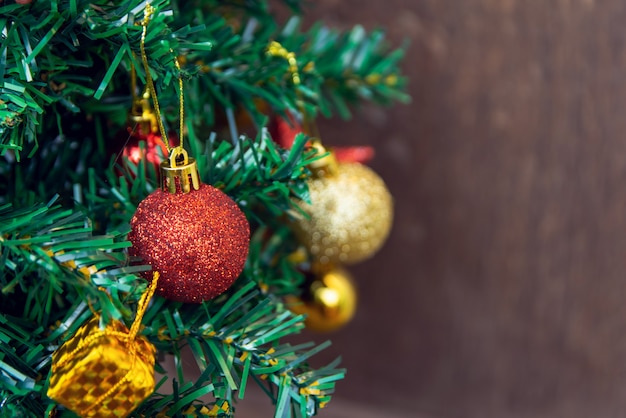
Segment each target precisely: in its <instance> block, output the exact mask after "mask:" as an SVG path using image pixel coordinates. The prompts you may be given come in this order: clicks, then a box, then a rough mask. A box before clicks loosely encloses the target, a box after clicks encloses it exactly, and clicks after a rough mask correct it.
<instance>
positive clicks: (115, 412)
mask: <svg viewBox="0 0 626 418" xmlns="http://www.w3.org/2000/svg"><path fill="white" fill-rule="evenodd" d="M157 281H158V273H156V272H155V274H154V279H153V280H152V283H151V285H150V287H149V288H148V289H147V290H146V292H145V293H144V294H143V295H142V297H141V299H140V300H139V305H138V309H137V316H136V317H135V321H134V322H133V325H132V326H131V329H130V330H129V329H128V328H127V327H126V326H125V325H124V324H123V323H121V322H120V321H115V320H114V321H111V323H110V324H108V325H107V326H106V328H105V329H100V327H99V325H98V323H99V318H98V317H97V316H96V317H94V318H92V319H91V320H90V321H89V322H87V323H86V324H85V325H83V326H82V327H80V328H79V329H78V331H76V334H75V335H74V336H73V337H72V338H70V339H69V340H67V341H66V342H65V343H64V344H63V345H62V346H61V347H59V348H58V349H57V350H56V351H55V352H54V353H53V354H52V374H51V376H50V385H49V387H48V397H50V398H51V399H53V400H55V401H56V402H58V403H59V404H61V405H64V406H65V407H66V408H68V409H71V410H72V411H73V412H75V413H76V414H78V415H79V416H81V417H126V416H127V415H128V414H130V413H131V412H132V411H133V410H134V409H135V408H137V406H139V404H141V403H142V402H143V401H144V400H145V399H146V398H148V397H149V396H150V395H151V394H152V392H153V391H154V361H155V353H156V350H155V348H154V346H153V345H152V344H151V343H150V342H149V341H148V340H147V339H146V338H145V337H142V336H138V335H137V333H138V331H139V326H140V324H141V319H142V318H143V314H144V312H145V310H146V308H147V305H148V302H149V301H150V299H151V297H152V295H153V294H154V290H155V288H156V282H157Z"/></svg>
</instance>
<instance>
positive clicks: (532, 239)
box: [244, 0, 626, 418]
mask: <svg viewBox="0 0 626 418" xmlns="http://www.w3.org/2000/svg"><path fill="white" fill-rule="evenodd" d="M317 19H323V20H324V21H325V22H326V23H327V24H329V25H332V26H336V27H339V28H346V29H347V28H350V27H352V26H353V25H354V24H357V23H362V24H364V26H365V27H366V28H367V29H373V28H375V27H379V26H380V27H385V28H387V33H388V36H389V39H390V41H391V42H392V43H393V44H395V45H400V44H401V42H402V41H403V40H404V39H408V40H410V47H409V49H408V55H407V57H406V59H405V61H404V65H403V68H404V72H405V73H406V74H407V75H408V77H409V78H410V94H411V95H412V96H413V102H412V104H411V105H408V106H402V105H397V106H394V107H392V108H390V109H380V108H374V107H368V106H366V107H364V108H362V109H361V110H360V111H359V112H358V113H357V114H356V116H355V118H354V119H353V120H351V121H348V122H344V121H340V120H333V121H321V122H320V132H321V134H322V138H324V141H325V143H327V144H329V145H357V144H358V145H363V144H365V145H373V146H375V147H376V149H377V156H376V158H375V159H374V160H373V161H372V162H371V164H370V165H371V166H372V167H373V168H374V169H375V170H376V171H377V172H378V173H379V174H380V175H381V176H382V177H383V178H384V179H385V181H386V182H387V184H388V186H389V188H390V189H391V191H392V193H393V195H394V197H395V203H396V212H395V214H396V219H395V225H394V229H393V231H392V234H391V236H390V238H389V241H388V242H387V244H386V246H385V247H384V248H383V250H382V251H381V252H380V253H378V254H377V255H376V256H375V257H374V258H373V259H371V260H369V261H367V262H364V263H362V264H359V265H356V266H354V267H352V268H351V271H352V273H353V274H354V275H355V277H356V279H357V285H358V289H359V292H360V299H359V308H358V313H357V315H356V317H355V319H354V320H353V321H352V322H351V323H350V324H349V325H348V326H347V327H345V328H343V329H342V330H340V331H338V332H336V333H332V334H308V335H306V336H305V337H306V338H313V339H315V340H317V341H318V342H321V341H323V340H325V339H327V338H330V339H331V340H332V341H333V346H332V347H331V348H330V349H329V350H327V352H326V353H325V354H324V355H322V356H320V357H321V358H322V359H321V360H320V362H323V360H324V359H331V358H334V357H335V356H337V355H342V356H343V358H344V361H343V365H344V366H345V367H347V368H348V375H347V378H346V379H345V381H343V382H340V383H339V384H338V387H337V396H336V398H335V399H334V400H333V401H332V402H331V404H330V405H329V406H328V408H327V409H326V410H323V411H322V414H321V415H320V416H322V417H339V416H341V417H356V416H359V417H363V416H372V417H374V416H375V417H382V416H385V417H391V416H394V417H396V416H397V417H424V418H457V417H459V418H474V417H475V418H490V417H494V418H509V417H511V418H512V417H524V418H530V417H532V418H542V417H551V418H552V417H555V418H559V417H568V418H577V417H591V416H593V417H624V416H626V396H624V395H626V373H625V372H626V305H625V304H624V300H625V296H626V292H625V289H626V257H625V255H626V254H625V253H626V139H625V137H624V136H625V133H626V118H625V117H624V112H626V85H625V82H624V80H625V76H626V24H625V23H626V2H623V1H621V0H604V1H601V2H600V1H595V0H463V1H458V0H385V1H374V0H372V1H367V2H364V1H362V0H341V1H339V0H317V1H315V2H311V5H310V7H309V14H308V18H307V20H308V21H310V22H313V21H315V20H317ZM244 416H247V415H244ZM250 416H254V415H250ZM257 416H261V415H257ZM268 416H269V415H268Z"/></svg>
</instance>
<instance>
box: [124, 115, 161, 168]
mask: <svg viewBox="0 0 626 418" xmlns="http://www.w3.org/2000/svg"><path fill="white" fill-rule="evenodd" d="M126 131H127V133H128V138H127V141H126V142H125V144H124V148H123V149H122V156H124V157H127V158H128V160H129V161H131V162H133V163H134V164H139V161H140V160H142V159H145V161H146V162H147V163H149V164H152V165H154V167H155V168H156V169H158V167H159V164H160V163H161V161H163V158H165V157H166V156H167V148H166V147H165V143H164V142H163V140H162V139H161V135H159V134H156V133H153V132H149V133H148V134H147V135H145V134H144V133H143V132H142V127H141V125H138V126H137V128H136V129H135V130H133V129H132V128H131V127H128V128H126ZM141 141H143V142H144V143H145V145H144V149H143V150H142V149H141V147H140V146H139V142H141ZM122 165H124V162H122Z"/></svg>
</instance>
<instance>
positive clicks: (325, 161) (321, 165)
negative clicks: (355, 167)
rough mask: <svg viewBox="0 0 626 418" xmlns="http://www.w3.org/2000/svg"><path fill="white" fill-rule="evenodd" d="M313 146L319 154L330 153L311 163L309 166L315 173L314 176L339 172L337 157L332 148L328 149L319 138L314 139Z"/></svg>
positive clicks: (325, 175)
mask: <svg viewBox="0 0 626 418" xmlns="http://www.w3.org/2000/svg"><path fill="white" fill-rule="evenodd" d="M311 148H313V149H315V150H316V151H317V153H318V154H319V155H323V154H325V153H328V154H327V155H325V156H323V157H322V158H320V159H318V160H315V161H313V162H312V163H311V164H309V168H310V170H311V172H312V173H313V177H316V178H318V177H328V176H334V175H335V174H337V171H338V163H337V158H336V157H335V153H334V152H333V151H332V150H327V149H326V148H325V147H324V146H323V145H322V142H321V141H320V140H319V139H317V138H315V139H313V140H312V142H311Z"/></svg>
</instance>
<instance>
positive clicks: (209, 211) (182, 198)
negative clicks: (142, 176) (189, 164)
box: [128, 184, 250, 303]
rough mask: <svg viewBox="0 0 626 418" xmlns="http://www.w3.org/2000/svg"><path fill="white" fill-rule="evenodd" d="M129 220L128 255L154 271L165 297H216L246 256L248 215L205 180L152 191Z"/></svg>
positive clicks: (190, 299)
mask: <svg viewBox="0 0 626 418" xmlns="http://www.w3.org/2000/svg"><path fill="white" fill-rule="evenodd" d="M130 225H131V231H130V233H129V234H128V239H129V240H130V242H132V243H133V246H132V247H131V249H130V251H129V253H130V255H131V256H138V257H140V258H141V259H143V261H144V262H145V263H147V264H150V265H151V266H152V269H153V270H156V271H158V272H159V273H160V275H161V277H160V279H159V285H158V287H157V293H158V294H159V295H161V296H163V297H165V298H168V299H171V300H175V301H179V302H191V303H201V302H203V301H205V300H209V299H212V298H214V297H216V296H217V295H219V294H221V293H223V292H224V291H226V290H227V289H228V288H229V287H230V286H231V285H232V284H233V282H234V281H235V280H236V279H237V277H238V276H239V274H240V273H241V271H242V270H243V266H244V264H245V262H246V258H247V256H248V246H249V243H250V225H249V224H248V220H247V219H246V217H245V215H244V214H243V212H241V210H240V209H239V207H238V206H237V204H236V203H235V202H234V201H233V200H232V199H230V198H229V197H228V196H227V195H226V194H224V193H223V192H222V191H220V190H218V189H216V188H215V187H212V186H209V185H206V184H202V185H201V186H200V189H198V190H192V191H191V192H190V193H175V194H172V193H168V192H167V191H163V190H161V189H159V190H157V191H155V192H154V193H152V194H151V195H150V196H148V197H147V198H145V199H144V200H143V201H142V202H141V203H140V204H139V206H138V207H137V212H135V215H134V216H133V218H132V219H131V221H130ZM145 277H146V279H148V280H151V279H152V274H151V273H147V274H146V275H145Z"/></svg>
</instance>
